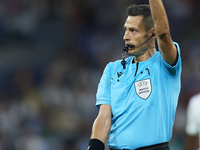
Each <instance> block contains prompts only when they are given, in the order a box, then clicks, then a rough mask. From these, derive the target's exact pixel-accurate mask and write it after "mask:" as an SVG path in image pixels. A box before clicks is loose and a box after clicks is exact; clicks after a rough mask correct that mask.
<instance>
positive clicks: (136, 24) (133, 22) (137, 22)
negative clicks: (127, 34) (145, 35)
mask: <svg viewBox="0 0 200 150" xmlns="http://www.w3.org/2000/svg"><path fill="white" fill-rule="evenodd" d="M142 19H143V16H128V17H127V19H126V22H125V24H124V27H126V28H138V29H144V25H143V23H142Z"/></svg>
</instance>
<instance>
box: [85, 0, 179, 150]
mask: <svg viewBox="0 0 200 150" xmlns="http://www.w3.org/2000/svg"><path fill="white" fill-rule="evenodd" d="M127 12H128V17H127V19H126V21H125V24H124V30H125V34H124V37H123V40H124V41H125V48H124V53H127V54H128V55H129V56H130V57H128V58H127V59H123V60H118V61H115V62H110V63H109V64H108V65H107V66H106V68H105V70H104V72H103V75H102V77H101V80H100V83H99V85H98V90H97V95H96V99H97V101H96V106H97V107H98V108H99V114H98V116H97V118H96V119H95V121H94V124H93V127H92V133H91V138H90V140H89V145H88V150H104V149H105V146H104V143H105V142H106V139H107V136H108V135H109V140H108V145H109V147H110V149H111V150H169V141H170V139H171V137H172V128H173V123H174V116H175V112H176V108H177V104H178V97H179V93H180V88H181V82H180V76H181V57H180V48H179V45H178V44H177V43H176V42H173V41H172V39H171V35H170V28H169V23H168V18H167V15H166V12H165V8H164V6H163V3H162V0H149V5H132V6H130V7H128V9H127ZM156 39H157V43H158V50H156V48H155V40H156Z"/></svg>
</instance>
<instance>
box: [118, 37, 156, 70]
mask: <svg viewBox="0 0 200 150" xmlns="http://www.w3.org/2000/svg"><path fill="white" fill-rule="evenodd" d="M153 36H154V34H152V35H151V36H150V37H149V38H148V39H146V40H145V41H144V42H142V43H140V44H138V45H125V47H124V48H123V49H122V59H123V60H122V61H121V64H122V66H123V69H126V66H125V65H126V61H125V54H126V53H128V49H129V48H131V49H135V48H139V47H141V46H142V45H143V44H144V43H146V42H147V41H148V40H149V39H150V38H152V37H153Z"/></svg>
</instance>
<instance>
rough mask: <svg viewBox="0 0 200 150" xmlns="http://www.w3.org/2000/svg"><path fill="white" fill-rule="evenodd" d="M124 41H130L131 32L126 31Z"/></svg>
mask: <svg viewBox="0 0 200 150" xmlns="http://www.w3.org/2000/svg"><path fill="white" fill-rule="evenodd" d="M123 40H124V41H126V40H130V36H129V32H128V31H125V33H124V36H123Z"/></svg>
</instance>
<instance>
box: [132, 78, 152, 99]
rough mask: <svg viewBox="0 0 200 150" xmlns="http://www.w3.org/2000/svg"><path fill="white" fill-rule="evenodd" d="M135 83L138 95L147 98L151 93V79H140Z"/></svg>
mask: <svg viewBox="0 0 200 150" xmlns="http://www.w3.org/2000/svg"><path fill="white" fill-rule="evenodd" d="M134 84H135V90H136V93H137V95H138V96H139V97H141V98H142V99H145V100H146V99H147V98H148V97H149V95H150V94H151V80H150V79H145V80H140V81H137V82H135V83H134Z"/></svg>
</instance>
